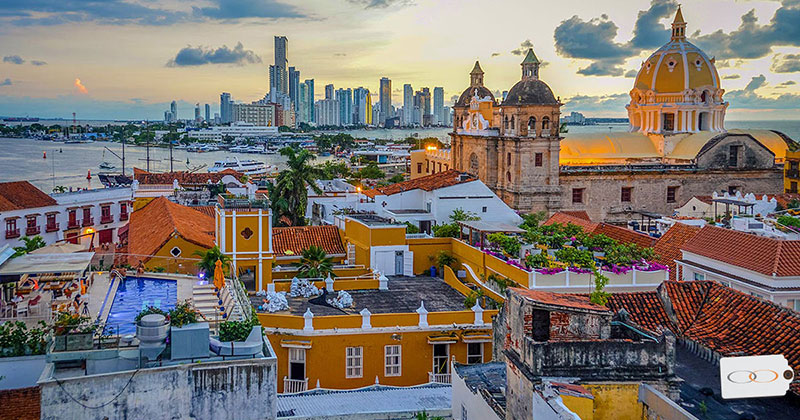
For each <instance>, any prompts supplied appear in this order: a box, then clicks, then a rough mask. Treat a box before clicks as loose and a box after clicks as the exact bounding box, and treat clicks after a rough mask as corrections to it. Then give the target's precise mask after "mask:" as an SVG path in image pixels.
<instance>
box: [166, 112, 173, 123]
mask: <svg viewBox="0 0 800 420" xmlns="http://www.w3.org/2000/svg"><path fill="white" fill-rule="evenodd" d="M164 122H165V123H171V122H172V111H164Z"/></svg>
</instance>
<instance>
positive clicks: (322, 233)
mask: <svg viewBox="0 0 800 420" xmlns="http://www.w3.org/2000/svg"><path fill="white" fill-rule="evenodd" d="M311 245H318V246H321V247H322V249H324V250H325V253H327V254H328V255H345V254H347V251H346V250H345V249H344V245H343V244H342V237H341V236H339V228H337V227H336V226H293V227H282V228H281V227H279V228H273V229H272V249H273V252H274V253H275V256H276V257H281V256H287V255H298V256H299V255H300V254H302V253H303V250H305V249H307V248H308V247H310V246H311ZM286 251H291V252H290V253H289V254H287V253H286Z"/></svg>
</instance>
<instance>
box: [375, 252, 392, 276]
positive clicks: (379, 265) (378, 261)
mask: <svg viewBox="0 0 800 420" xmlns="http://www.w3.org/2000/svg"><path fill="white" fill-rule="evenodd" d="M373 267H375V269H376V270H378V271H380V272H381V273H383V274H386V275H387V276H393V275H394V252H393V251H378V252H376V253H375V263H374V264H373Z"/></svg>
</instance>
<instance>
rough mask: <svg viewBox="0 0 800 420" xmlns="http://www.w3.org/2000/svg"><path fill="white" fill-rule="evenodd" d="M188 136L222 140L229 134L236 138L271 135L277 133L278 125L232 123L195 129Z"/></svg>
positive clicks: (203, 139) (207, 139)
mask: <svg viewBox="0 0 800 420" xmlns="http://www.w3.org/2000/svg"><path fill="white" fill-rule="evenodd" d="M188 135H189V137H195V138H197V139H199V140H202V141H217V142H219V141H222V139H223V138H224V137H225V136H231V137H233V138H234V139H236V140H242V139H253V138H260V137H272V136H277V135H278V127H275V126H259V125H253V124H247V123H241V122H240V123H233V124H231V125H230V126H217V127H209V128H206V129H203V130H195V131H191V132H189V133H188Z"/></svg>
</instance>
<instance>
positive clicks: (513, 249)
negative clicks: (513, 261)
mask: <svg viewBox="0 0 800 420" xmlns="http://www.w3.org/2000/svg"><path fill="white" fill-rule="evenodd" d="M487 239H488V240H489V242H491V243H493V244H495V245H497V246H499V247H500V248H502V249H503V251H505V253H506V254H508V255H511V256H515V257H516V256H517V255H519V250H520V248H521V247H522V244H521V243H520V242H519V239H517V238H516V237H515V236H510V235H506V234H504V233H499V232H498V233H492V234H490V235H489V236H487Z"/></svg>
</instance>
